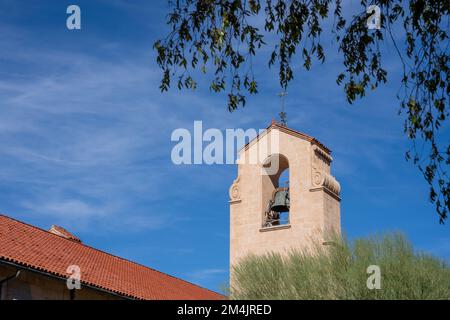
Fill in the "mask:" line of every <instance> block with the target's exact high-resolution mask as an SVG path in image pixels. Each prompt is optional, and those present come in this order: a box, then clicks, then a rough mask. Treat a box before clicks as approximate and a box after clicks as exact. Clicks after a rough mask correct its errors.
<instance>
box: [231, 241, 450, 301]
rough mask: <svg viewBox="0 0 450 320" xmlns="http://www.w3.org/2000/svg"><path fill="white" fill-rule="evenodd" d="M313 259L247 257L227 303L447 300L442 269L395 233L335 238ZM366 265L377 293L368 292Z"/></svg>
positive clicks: (449, 274)
mask: <svg viewBox="0 0 450 320" xmlns="http://www.w3.org/2000/svg"><path fill="white" fill-rule="evenodd" d="M312 252H314V254H311V253H308V252H306V251H292V252H290V253H289V254H286V255H281V254H276V253H271V254H267V255H263V256H254V255H250V256H248V257H246V258H244V259H243V260H242V261H241V262H240V263H239V264H238V265H236V266H235V267H234V268H233V270H232V272H233V276H234V277H233V279H234V280H233V284H232V287H231V288H230V290H231V298H232V299H450V269H449V266H448V264H447V263H446V262H445V261H444V260H442V259H439V258H436V257H433V256H431V255H429V254H425V253H421V252H416V251H415V250H414V249H413V246H412V244H411V243H410V242H409V241H408V240H407V239H406V237H405V236H404V235H402V234H400V233H391V234H386V235H382V236H372V237H369V238H365V239H357V240H354V241H352V242H350V241H348V240H346V239H341V238H338V237H335V241H333V244H332V245H329V246H323V245H322V244H321V245H318V246H317V247H316V248H315V250H312ZM370 265H376V266H379V268H380V274H381V288H380V289H369V288H368V286H367V282H368V278H369V277H370V276H371V274H372V273H368V272H367V268H368V267H369V266H370Z"/></svg>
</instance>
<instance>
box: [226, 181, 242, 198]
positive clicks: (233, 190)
mask: <svg viewBox="0 0 450 320" xmlns="http://www.w3.org/2000/svg"><path fill="white" fill-rule="evenodd" d="M240 179H241V177H240V176H238V177H237V178H236V180H234V181H233V183H232V184H231V187H230V190H229V191H228V194H229V196H230V203H234V202H240V201H241V192H240V190H239V180H240Z"/></svg>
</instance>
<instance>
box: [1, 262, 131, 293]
mask: <svg viewBox="0 0 450 320" xmlns="http://www.w3.org/2000/svg"><path fill="white" fill-rule="evenodd" d="M16 271H17V269H16V268H14V267H12V266H9V265H5V264H2V263H0V280H3V279H5V278H7V277H9V276H11V275H14V274H15V273H16ZM1 291H2V292H1V296H0V300H14V299H15V300H70V292H69V290H68V289H67V286H66V281H65V280H62V279H57V278H53V277H50V276H46V275H43V274H40V273H37V272H33V271H27V270H21V272H20V274H19V276H18V277H17V278H14V279H11V280H9V281H7V282H6V283H3V285H2V290H1ZM121 299H122V298H121V297H119V296H116V295H113V294H109V293H107V292H103V291H99V290H96V289H92V288H90V287H87V286H83V285H81V289H80V290H75V300H121Z"/></svg>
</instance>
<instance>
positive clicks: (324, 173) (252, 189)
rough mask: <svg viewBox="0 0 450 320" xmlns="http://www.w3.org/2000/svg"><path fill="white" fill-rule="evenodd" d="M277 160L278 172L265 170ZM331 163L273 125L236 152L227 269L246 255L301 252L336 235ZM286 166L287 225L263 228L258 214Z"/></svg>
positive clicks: (325, 153)
mask: <svg viewBox="0 0 450 320" xmlns="http://www.w3.org/2000/svg"><path fill="white" fill-rule="evenodd" d="M255 154H258V157H256V156H255ZM255 158H258V159H257V161H255ZM277 161H278V162H279V170H277V171H276V172H275V171H274V170H272V171H270V168H271V167H270V164H271V163H276V162H277ZM331 161H332V158H331V156H330V151H329V150H328V149H327V148H326V147H325V146H323V145H322V144H321V143H320V142H318V141H317V140H315V139H314V138H312V137H309V136H306V135H303V134H301V133H299V132H296V131H294V130H291V129H289V128H286V127H284V126H281V125H278V124H272V125H271V126H270V127H269V128H268V129H267V130H266V131H265V132H264V133H263V134H261V135H260V136H259V137H258V138H256V139H255V140H253V141H251V142H250V143H249V144H248V145H247V146H246V147H245V148H243V149H242V150H241V151H240V153H239V164H238V176H237V178H236V180H235V181H234V182H233V184H232V185H231V187H230V266H233V265H235V264H236V263H237V262H238V261H239V259H241V258H243V257H245V256H246V255H248V254H257V255H259V254H265V253H268V252H281V253H283V252H287V251H289V250H290V249H293V248H295V249H307V248H310V247H311V244H313V243H319V244H323V243H324V242H325V241H327V234H330V233H332V232H336V233H340V228H341V226H340V198H339V193H340V186H339V183H338V182H337V181H336V179H335V178H334V177H333V176H332V175H331V173H330V164H331ZM287 166H288V168H289V188H290V191H289V192H290V212H289V224H286V225H279V226H272V227H263V220H264V212H265V211H266V209H267V206H268V202H269V200H270V199H271V197H272V193H273V190H274V189H275V188H276V187H277V180H278V177H279V176H280V174H281V173H282V171H284V170H283V169H285V168H286V167H287ZM275 167H276V166H275ZM266 168H268V169H266ZM231 276H232V272H231Z"/></svg>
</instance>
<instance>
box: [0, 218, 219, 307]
mask: <svg viewBox="0 0 450 320" xmlns="http://www.w3.org/2000/svg"><path fill="white" fill-rule="evenodd" d="M1 260H3V261H7V262H12V263H15V264H18V265H21V266H24V267H27V268H31V269H35V270H38V271H43V272H46V273H49V274H52V275H55V276H58V277H63V278H67V277H68V276H69V275H68V274H67V273H66V270H67V267H68V266H70V265H78V266H79V267H80V269H81V282H82V284H86V285H89V286H92V287H96V288H101V289H103V290H106V291H109V292H113V293H116V294H119V295H122V296H125V297H129V298H134V299H156V300H158V299H159V300H178V299H179V300H184V299H186V300H187V299H195V300H197V299H198V300H203V299H204V300H207V299H224V298H225V297H224V296H222V295H220V294H218V293H215V292H213V291H210V290H208V289H204V288H201V287H199V286H196V285H194V284H192V283H189V282H187V281H184V280H181V279H178V278H175V277H173V276H170V275H168V274H165V273H162V272H159V271H157V270H154V269H151V268H148V267H145V266H142V265H139V264H137V263H135V262H131V261H129V260H126V259H123V258H120V257H117V256H114V255H111V254H108V253H106V252H103V251H100V250H97V249H95V248H92V247H89V246H86V245H84V244H82V243H80V242H76V241H73V240H69V239H66V238H64V237H62V236H59V235H56V234H53V233H51V232H48V231H45V230H42V229H40V228H37V227H35V226H32V225H29V224H26V223H23V222H20V221H17V220H14V219H12V218H9V217H7V216H5V215H2V214H0V261H1Z"/></svg>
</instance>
